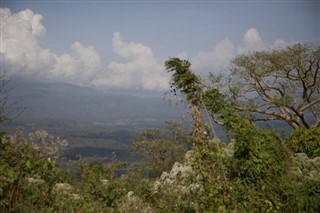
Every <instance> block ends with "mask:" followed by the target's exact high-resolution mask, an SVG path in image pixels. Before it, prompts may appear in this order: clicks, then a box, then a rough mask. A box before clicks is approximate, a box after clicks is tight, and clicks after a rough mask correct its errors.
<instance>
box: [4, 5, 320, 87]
mask: <svg viewBox="0 0 320 213" xmlns="http://www.w3.org/2000/svg"><path fill="white" fill-rule="evenodd" d="M0 4H1V5H0V7H1V9H0V16H1V26H0V27H1V34H0V36H1V41H0V55H1V61H0V63H1V64H0V65H1V73H2V74H3V73H5V74H6V75H8V76H13V77H19V78H26V79H35V80H41V81H50V82H65V83H71V84H76V85H80V86H87V87H95V88H101V89H108V88H121V89H141V90H151V91H153V90H154V91H155V90H157V91H165V90H167V89H168V87H169V81H170V75H169V74H168V73H167V72H166V71H165V68H164V62H165V60H167V59H168V58H170V57H180V58H183V59H187V60H189V61H190V62H191V63H192V69H193V70H194V71H195V72H196V73H198V74H201V75H205V74H208V73H209V72H213V73H219V72H227V70H228V66H229V64H230V61H231V60H232V59H233V58H234V57H236V56H237V55H239V54H248V53H250V52H251V51H259V50H272V49H276V48H283V47H286V46H289V45H292V44H294V43H298V42H300V43H311V44H319V43H320V1H308V0H306V1H285V0H282V1H263V0H259V1H258V0H256V1H241V0H239V1H191V0H189V1H165V0H162V1H157V0H153V1H151V0H150V1H136V0H131V1H121V0H119V1H108V0H106V1H102V0H95V1H93V0H92V1H77V0H68V1H62V0H58V1H53V0H49V1H47V0H43V1H35V0H29V1H16V0H10V1H9V0H1V1H0Z"/></svg>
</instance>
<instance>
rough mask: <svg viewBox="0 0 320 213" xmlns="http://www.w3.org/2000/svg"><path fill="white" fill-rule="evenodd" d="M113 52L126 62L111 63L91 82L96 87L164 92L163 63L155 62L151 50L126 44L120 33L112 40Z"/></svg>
mask: <svg viewBox="0 0 320 213" xmlns="http://www.w3.org/2000/svg"><path fill="white" fill-rule="evenodd" d="M112 43H113V51H114V52H115V53H116V54H117V55H119V56H120V57H122V58H123V59H124V60H125V61H126V62H123V63H120V62H116V61H114V62H111V63H110V64H109V65H108V66H107V69H106V71H105V72H104V73H102V74H100V75H98V76H97V79H96V80H94V81H93V84H94V85H96V86H114V87H120V88H130V87H136V88H137V87H138V88H142V89H145V90H165V89H168V87H169V76H168V75H167V74H166V73H165V72H164V70H163V62H161V61H159V60H157V58H156V57H155V56H154V55H153V53H152V51H151V48H150V47H147V46H145V45H143V44H141V43H134V42H130V43H127V42H125V41H124V40H123V38H122V37H121V34H120V32H115V33H114V34H113V38H112Z"/></svg>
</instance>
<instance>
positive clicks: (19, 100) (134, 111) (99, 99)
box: [4, 80, 190, 160]
mask: <svg viewBox="0 0 320 213" xmlns="http://www.w3.org/2000/svg"><path fill="white" fill-rule="evenodd" d="M8 87H10V88H11V89H10V90H11V91H10V96H11V97H10V101H11V102H14V103H16V104H17V105H19V106H21V109H22V113H21V114H20V115H19V116H18V117H17V118H15V119H14V120H12V122H10V123H9V124H6V125H5V126H4V129H6V130H8V131H10V132H11V133H13V132H14V131H16V130H17V129H18V128H23V129H24V131H25V132H27V133H30V132H32V131H36V130H39V129H43V130H46V131H48V132H49V133H50V134H53V135H55V136H59V137H61V138H65V139H67V140H68V141H69V146H68V147H67V148H66V149H65V150H64V154H65V157H67V158H70V159H75V157H76V155H81V156H83V157H90V158H91V159H96V160H97V159H100V160H102V159H103V158H105V159H104V160H106V159H107V158H108V157H110V156H111V153H112V152H115V153H116V155H117V157H118V158H119V159H120V160H132V154H131V153H130V150H131V149H132V140H133V137H134V136H135V135H136V134H137V133H138V132H139V131H142V130H145V129H149V128H163V127H164V125H165V121H170V120H176V121H181V122H184V123H186V125H189V126H190V118H189V116H188V115H187V110H186V106H184V105H183V104H179V105H177V103H172V100H171V101H170V100H166V97H165V93H164V92H148V91H139V90H116V89H113V90H104V91H100V90H97V89H92V88H88V87H80V86H76V85H71V84H64V83H44V82H36V81H26V80H11V81H10V82H9V84H8ZM173 102H174V100H173ZM188 123H189V124H188Z"/></svg>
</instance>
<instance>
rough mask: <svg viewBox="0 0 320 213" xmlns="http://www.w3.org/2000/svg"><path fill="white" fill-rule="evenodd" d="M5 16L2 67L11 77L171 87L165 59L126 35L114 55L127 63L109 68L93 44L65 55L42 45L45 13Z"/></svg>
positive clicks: (116, 41) (116, 39)
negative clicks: (162, 59) (158, 58)
mask: <svg viewBox="0 0 320 213" xmlns="http://www.w3.org/2000/svg"><path fill="white" fill-rule="evenodd" d="M0 16H1V33H2V34H1V42H2V44H1V49H0V54H1V69H3V70H6V72H7V73H8V74H9V75H14V76H22V77H28V78H35V79H46V80H53V81H62V82H68V83H75V84H78V85H94V86H100V87H121V88H131V87H139V88H142V89H146V90H164V89H167V88H168V86H169V77H168V75H166V73H165V72H164V70H163V61H159V60H157V58H156V57H155V56H154V55H153V53H152V50H151V48H150V47H147V46H145V45H143V44H141V43H134V42H130V43H128V42H126V41H124V40H123V39H122V37H121V34H120V32H115V33H114V35H113V38H112V43H113V51H114V52H115V53H116V54H117V55H119V56H120V57H121V60H125V61H126V62H124V63H121V62H117V61H113V62H111V63H110V64H109V65H108V66H107V67H106V68H105V69H103V68H102V64H101V57H100V55H99V54H98V52H97V51H96V50H95V49H94V47H92V46H88V47H86V46H84V45H83V44H81V43H80V42H74V43H73V44H72V45H71V47H70V52H68V53H66V54H62V55H58V54H55V53H54V52H52V51H51V50H49V49H46V48H43V47H42V46H41V45H40V41H41V37H42V36H44V35H45V31H46V29H45V27H44V26H43V25H42V16H41V15H39V14H36V13H34V12H32V11H31V10H29V9H27V10H23V11H21V12H19V13H16V14H12V13H11V11H10V9H8V8H1V9H0Z"/></svg>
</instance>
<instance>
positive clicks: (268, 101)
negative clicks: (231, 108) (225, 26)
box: [228, 44, 320, 129]
mask: <svg viewBox="0 0 320 213" xmlns="http://www.w3.org/2000/svg"><path fill="white" fill-rule="evenodd" d="M228 92H229V96H230V97H232V99H233V101H234V103H235V104H236V109H237V110H238V111H242V112H250V113H251V115H252V119H253V120H255V121H259V120H264V121H268V120H283V121H286V122H287V123H288V124H289V125H290V126H292V127H293V128H295V129H296V128H297V127H304V128H307V129H309V128H311V127H319V126H320V106H319V103H320V46H319V45H315V46H313V45H302V44H295V45H292V46H289V47H287V48H284V49H280V50H272V51H259V52H253V53H250V54H247V55H239V56H237V57H236V58H235V59H234V60H233V61H232V62H231V76H230V79H229V90H228Z"/></svg>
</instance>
